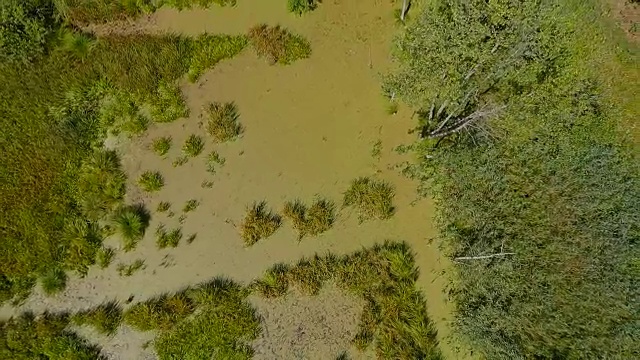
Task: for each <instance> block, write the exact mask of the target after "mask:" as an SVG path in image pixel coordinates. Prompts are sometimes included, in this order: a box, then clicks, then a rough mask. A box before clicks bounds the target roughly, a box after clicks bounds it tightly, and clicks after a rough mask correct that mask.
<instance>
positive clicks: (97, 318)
mask: <svg viewBox="0 0 640 360" xmlns="http://www.w3.org/2000/svg"><path fill="white" fill-rule="evenodd" d="M71 320H72V321H73V322H74V323H76V324H78V325H91V326H93V327H94V328H95V329H96V330H97V331H98V332H99V333H101V334H104V335H113V334H115V332H116V331H117V330H118V327H119V326H120V323H121V322H122V310H121V309H120V307H119V306H118V305H117V304H116V303H114V302H109V303H105V304H102V305H99V306H97V307H94V308H92V309H89V310H85V311H80V312H77V313H75V314H74V315H73V316H72V317H71Z"/></svg>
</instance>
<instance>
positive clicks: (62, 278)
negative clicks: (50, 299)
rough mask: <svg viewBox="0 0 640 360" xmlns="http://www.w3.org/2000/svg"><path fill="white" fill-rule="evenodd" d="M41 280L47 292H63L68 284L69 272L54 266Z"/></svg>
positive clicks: (43, 288)
mask: <svg viewBox="0 0 640 360" xmlns="http://www.w3.org/2000/svg"><path fill="white" fill-rule="evenodd" d="M40 280H41V282H42V290H44V292H45V294H47V295H53V294H56V293H59V292H61V291H62V290H64V288H65V287H66V286H67V273H65V272H64V270H63V269H60V268H52V269H50V270H48V271H47V272H46V273H45V274H44V275H43V276H42V278H41V279H40Z"/></svg>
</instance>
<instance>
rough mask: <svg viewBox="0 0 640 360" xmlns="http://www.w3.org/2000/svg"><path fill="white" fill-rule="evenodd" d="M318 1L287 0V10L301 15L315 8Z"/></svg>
mask: <svg viewBox="0 0 640 360" xmlns="http://www.w3.org/2000/svg"><path fill="white" fill-rule="evenodd" d="M319 2H320V1H319V0H287V10H289V12H292V13H294V14H296V15H302V14H304V13H306V12H309V11H313V10H315V9H316V7H318V3H319Z"/></svg>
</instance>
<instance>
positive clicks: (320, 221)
mask: <svg viewBox="0 0 640 360" xmlns="http://www.w3.org/2000/svg"><path fill="white" fill-rule="evenodd" d="M282 214H283V215H284V216H285V217H287V218H289V220H291V222H292V223H293V228H294V229H296V230H297V231H298V240H301V239H302V238H303V237H305V236H307V235H309V236H317V235H319V234H322V233H323V232H325V231H327V230H329V229H330V228H331V227H332V226H333V222H334V221H335V205H334V204H333V202H331V201H328V200H325V199H318V200H316V201H315V202H314V203H313V204H312V205H311V207H309V208H307V207H306V206H305V205H304V204H303V203H302V202H300V201H298V200H296V201H289V202H287V203H286V204H285V205H284V209H283V211H282Z"/></svg>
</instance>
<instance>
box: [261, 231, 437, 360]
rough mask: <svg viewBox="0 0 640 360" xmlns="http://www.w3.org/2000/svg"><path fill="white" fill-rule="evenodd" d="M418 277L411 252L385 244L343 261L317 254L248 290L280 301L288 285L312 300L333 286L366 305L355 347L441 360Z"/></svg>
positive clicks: (398, 356)
mask: <svg viewBox="0 0 640 360" xmlns="http://www.w3.org/2000/svg"><path fill="white" fill-rule="evenodd" d="M417 273H418V270H417V268H416V266H415V260H414V257H413V254H412V253H411V251H410V249H409V247H408V246H407V245H406V244H404V243H391V242H386V243H384V245H376V246H375V247H373V248H369V249H364V250H362V251H359V252H356V253H353V254H349V255H344V256H341V257H336V256H334V255H327V256H324V257H320V256H318V255H316V256H314V257H312V258H308V259H301V260H300V261H299V262H298V263H297V264H295V265H293V266H287V265H284V264H278V265H276V266H274V267H273V268H271V269H269V270H268V271H267V272H266V274H265V276H264V277H262V278H261V279H259V280H256V281H254V282H253V283H252V284H251V286H250V288H251V289H252V290H254V291H256V292H258V293H259V294H261V295H263V296H265V297H274V296H282V295H284V294H286V293H287V291H288V288H289V286H295V287H297V288H298V289H300V290H301V291H302V292H303V293H306V294H309V295H314V294H317V293H318V292H319V291H320V289H321V288H322V286H323V285H324V284H326V283H327V282H329V281H332V282H334V283H335V284H336V285H337V286H338V287H339V288H341V289H343V290H345V291H347V292H349V293H351V294H353V295H356V296H358V297H361V298H363V299H364V300H365V302H366V305H365V308H364V310H363V313H362V315H361V319H360V324H359V329H358V333H357V334H356V335H355V337H354V339H353V344H354V346H355V347H357V348H358V349H360V350H365V349H367V348H368V347H369V346H371V345H374V346H375V352H376V355H377V357H378V358H381V359H437V360H439V359H442V355H441V353H440V350H439V349H438V341H437V338H436V331H435V328H434V326H433V324H432V322H431V321H430V320H429V317H428V315H427V311H426V302H425V299H424V297H423V296H422V294H421V293H420V292H419V291H418V290H417V289H416V285H415V281H416V279H417Z"/></svg>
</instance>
